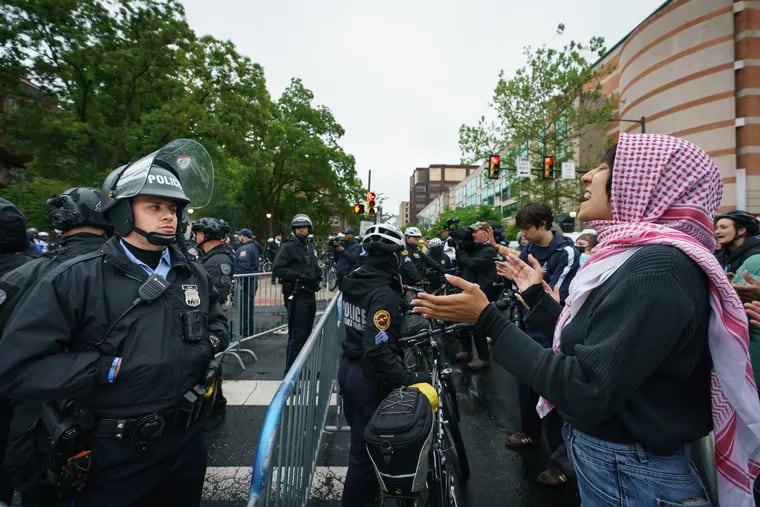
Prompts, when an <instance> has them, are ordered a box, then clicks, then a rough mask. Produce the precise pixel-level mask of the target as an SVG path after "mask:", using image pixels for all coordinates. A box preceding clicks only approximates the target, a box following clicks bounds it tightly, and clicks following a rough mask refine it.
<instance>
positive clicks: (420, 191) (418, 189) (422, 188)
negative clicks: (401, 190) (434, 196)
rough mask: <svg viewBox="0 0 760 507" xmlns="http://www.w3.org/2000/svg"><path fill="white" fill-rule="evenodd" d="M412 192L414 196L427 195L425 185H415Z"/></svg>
mask: <svg viewBox="0 0 760 507" xmlns="http://www.w3.org/2000/svg"><path fill="white" fill-rule="evenodd" d="M414 192H415V193H416V194H425V193H427V185H415V186H414Z"/></svg>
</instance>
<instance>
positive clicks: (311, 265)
mask: <svg viewBox="0 0 760 507" xmlns="http://www.w3.org/2000/svg"><path fill="white" fill-rule="evenodd" d="M272 274H273V275H274V276H275V277H277V278H278V279H279V280H280V282H282V285H283V289H282V291H283V294H285V295H286V296H287V295H288V293H289V292H292V291H293V290H294V289H295V290H307V291H311V292H316V291H317V290H318V289H319V281H320V280H321V279H322V275H321V272H320V270H319V263H318V261H317V257H316V256H315V255H314V247H313V246H312V245H311V244H310V243H308V242H307V241H306V240H302V239H300V238H298V237H295V236H294V237H293V238H291V239H290V241H288V242H287V243H283V244H282V245H281V246H280V249H279V251H278V252H277V257H275V259H274V265H273V266H272ZM296 282H298V284H297V286H296V285H295V284H296Z"/></svg>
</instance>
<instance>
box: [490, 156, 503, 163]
mask: <svg viewBox="0 0 760 507" xmlns="http://www.w3.org/2000/svg"><path fill="white" fill-rule="evenodd" d="M491 164H492V165H499V164H501V155H491Z"/></svg>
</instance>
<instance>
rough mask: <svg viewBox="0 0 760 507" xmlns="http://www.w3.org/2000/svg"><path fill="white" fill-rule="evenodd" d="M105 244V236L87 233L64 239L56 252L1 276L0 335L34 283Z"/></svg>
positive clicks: (50, 252) (53, 251)
mask: <svg viewBox="0 0 760 507" xmlns="http://www.w3.org/2000/svg"><path fill="white" fill-rule="evenodd" d="M105 241H106V237H105V236H98V235H97V234H90V233H81V234H74V235H71V236H66V237H64V238H63V239H62V240H61V243H60V244H59V245H58V247H57V248H56V249H55V250H52V251H49V252H47V253H46V254H45V255H43V256H42V257H37V258H36V259H32V260H31V261H30V262H27V263H26V264H22V265H21V266H19V267H18V268H16V269H14V270H13V271H10V272H8V273H6V274H5V275H3V276H2V278H0V290H2V291H4V292H5V300H4V301H0V335H2V332H3V329H5V326H6V325H7V324H8V319H10V317H11V314H12V313H13V309H14V308H15V307H16V305H17V304H18V302H19V301H20V300H21V296H23V295H24V292H26V291H27V290H28V289H29V287H31V286H32V285H33V284H34V282H36V281H37V279H39V278H40V277H41V276H42V275H44V274H45V273H47V272H48V271H50V270H51V269H53V268H55V267H56V266H58V265H60V264H63V263H64V262H66V261H68V260H70V259H73V258H74V257H77V256H79V255H82V254H86V253H90V252H94V251H96V250H99V249H100V248H101V247H102V246H103V243H104V242H105Z"/></svg>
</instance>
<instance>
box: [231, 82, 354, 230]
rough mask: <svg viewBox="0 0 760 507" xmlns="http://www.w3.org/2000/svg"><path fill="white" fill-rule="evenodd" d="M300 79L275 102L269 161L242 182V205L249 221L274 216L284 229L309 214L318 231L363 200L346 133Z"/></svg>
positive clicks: (267, 140) (269, 129)
mask: <svg viewBox="0 0 760 507" xmlns="http://www.w3.org/2000/svg"><path fill="white" fill-rule="evenodd" d="M313 99H314V95H313V93H312V92H311V91H310V90H308V89H307V88H306V87H305V86H304V85H303V83H302V82H301V80H300V79H293V80H291V83H290V85H289V86H288V87H287V88H286V89H285V90H284V92H283V94H282V96H281V97H280V99H279V100H278V101H277V102H276V103H275V104H274V107H273V119H272V121H271V122H270V123H269V125H268V126H267V127H266V136H265V137H264V139H263V145H264V147H263V150H264V151H265V152H266V157H267V160H266V163H262V164H260V165H256V166H255V167H253V168H252V171H251V172H250V173H249V175H248V178H247V180H246V181H245V182H244V184H243V187H244V190H243V196H242V203H243V204H244V205H245V207H246V209H248V210H249V215H250V216H251V217H263V216H264V215H265V214H266V213H268V212H269V213H272V214H273V221H274V223H279V224H282V225H284V226H285V228H286V230H287V224H289V223H290V219H291V217H292V216H293V215H295V214H296V213H307V212H308V213H309V215H310V217H311V219H312V222H314V225H315V229H316V232H317V233H320V234H323V233H324V232H326V231H327V228H328V225H329V220H330V217H332V216H335V215H339V216H347V217H348V216H349V215H352V211H351V208H350V206H351V205H350V203H351V202H354V201H357V202H358V201H359V200H360V199H362V198H363V197H362V196H363V189H362V188H361V184H360V182H359V180H358V178H357V176H356V170H355V167H354V164H355V162H354V157H353V156H352V155H350V154H348V153H346V152H345V151H344V150H343V148H342V147H341V146H340V145H339V144H338V141H339V140H340V138H341V137H342V136H343V135H344V133H345V130H344V129H343V127H342V126H341V125H340V124H339V123H338V122H337V120H336V119H335V117H334V116H333V114H332V112H331V111H330V110H329V109H328V108H327V107H325V106H317V105H314V104H313V103H312V102H313Z"/></svg>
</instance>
